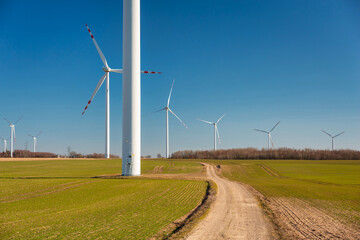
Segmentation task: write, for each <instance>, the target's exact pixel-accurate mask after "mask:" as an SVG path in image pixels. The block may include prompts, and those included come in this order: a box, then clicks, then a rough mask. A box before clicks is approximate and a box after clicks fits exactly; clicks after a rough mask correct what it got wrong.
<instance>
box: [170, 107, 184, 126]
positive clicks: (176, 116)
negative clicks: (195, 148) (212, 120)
mask: <svg viewBox="0 0 360 240" xmlns="http://www.w3.org/2000/svg"><path fill="white" fill-rule="evenodd" d="M169 111H170V112H171V113H172V114H173V115H174V116H175V117H176V118H177V119H178V120H179V121H180V122H181V123H182V124H183V125H184V127H186V128H188V126H186V124H185V123H184V122H183V121H182V120H181V119H180V118H179V117H178V116H176V114H175V113H174V112H173V111H171V109H170V108H169Z"/></svg>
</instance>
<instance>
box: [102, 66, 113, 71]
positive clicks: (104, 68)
mask: <svg viewBox="0 0 360 240" xmlns="http://www.w3.org/2000/svg"><path fill="white" fill-rule="evenodd" d="M103 71H104V72H111V68H109V67H103Z"/></svg>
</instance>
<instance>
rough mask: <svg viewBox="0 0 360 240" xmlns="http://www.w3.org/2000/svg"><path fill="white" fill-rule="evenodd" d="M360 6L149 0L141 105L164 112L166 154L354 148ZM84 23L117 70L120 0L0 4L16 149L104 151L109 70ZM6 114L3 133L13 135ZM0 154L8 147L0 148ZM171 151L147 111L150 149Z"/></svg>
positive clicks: (117, 99) (116, 148) (115, 127)
mask: <svg viewBox="0 0 360 240" xmlns="http://www.w3.org/2000/svg"><path fill="white" fill-rule="evenodd" d="M359 11H360V3H359V1H356V0H353V1H350V0H348V1H347V0H344V1H338V0H316V1H314V0H293V1H288V0H283V1H279V0H274V1H267V0H263V1H261V0H258V1H245V0H244V1H236V0H234V1H231V0H225V1H215V0H208V1H200V0H199V1H190V0H184V1H168V0H153V1H147V0H142V1H141V51H142V52H141V57H142V58H141V66H142V69H143V70H151V71H161V72H163V74H161V75H156V76H155V75H149V76H148V75H142V113H143V114H146V113H149V112H152V111H155V110H157V109H160V108H161V107H164V106H165V104H166V101H167V96H168V93H169V90H170V87H171V83H172V80H173V79H175V85H174V90H173V96H172V100H171V105H170V107H171V108H172V109H173V111H174V112H175V113H176V114H177V115H178V116H180V117H181V118H182V119H183V120H184V121H185V122H186V123H187V124H188V125H189V129H188V130H187V129H185V128H184V127H183V126H182V125H181V124H180V123H179V122H178V121H177V120H176V119H175V118H173V117H171V119H170V142H171V143H170V150H171V152H173V151H177V150H184V149H193V150H196V149H202V150H205V149H212V147H213V131H212V128H211V126H210V125H206V124H204V123H201V122H199V121H197V120H196V119H197V118H201V119H205V120H209V121H215V120H216V119H217V118H219V117H220V116H221V115H222V114H223V113H225V112H227V115H226V116H225V117H224V118H223V120H222V121H221V122H220V124H219V131H220V135H221V139H222V141H221V144H220V145H219V148H224V149H226V148H238V147H256V148H262V147H265V146H266V144H267V142H266V136H265V134H261V133H258V132H255V131H254V130H253V129H254V128H260V129H265V130H267V129H268V130H269V129H271V127H272V126H273V125H274V124H275V123H276V122H277V121H281V123H280V124H279V126H278V127H277V128H276V130H275V131H274V132H273V139H274V142H275V146H276V147H291V148H320V149H328V148H330V146H331V145H330V144H331V142H330V138H329V137H328V136H326V135H325V134H324V133H322V132H321V129H324V130H326V131H328V132H330V133H333V134H336V133H339V132H341V131H343V130H345V131H346V133H345V134H344V135H342V136H339V138H337V139H336V147H337V148H350V149H357V150H360V125H359V122H360V108H359V102H360V94H359V92H360V81H359V77H360V24H359V23H360V15H359V14H358V13H359ZM85 23H87V24H88V25H89V26H90V28H91V30H92V32H93V34H94V36H95V38H96V40H97V42H98V44H99V45H100V48H101V49H102V51H103V53H104V55H105V56H106V58H107V61H108V63H109V66H110V67H111V68H121V67H122V65H123V64H122V1H36V0H35V1H6V0H0V29H1V31H0V72H1V88H0V91H1V93H0V98H1V105H0V114H2V115H3V116H5V117H6V118H8V119H9V120H11V121H15V120H16V119H17V118H18V117H19V116H21V115H24V118H23V119H22V120H21V121H20V122H19V123H18V125H17V126H16V135H17V143H16V146H15V148H16V149H23V148H25V142H26V141H28V143H29V146H28V148H29V149H30V146H31V141H32V140H31V138H30V137H28V136H27V135H26V133H30V134H36V133H37V132H38V131H40V130H42V131H43V134H42V135H41V136H40V137H39V139H38V151H50V152H55V153H66V151H67V150H66V149H67V146H69V145H70V146H71V147H72V149H73V150H75V151H77V152H82V153H91V152H104V135H105V133H104V127H105V124H104V122H105V95H104V93H105V91H104V86H103V87H102V88H101V90H100V91H99V92H98V94H97V96H96V97H95V99H94V100H93V102H92V104H91V105H90V107H89V108H88V110H87V112H86V114H85V115H84V116H81V113H82V110H83V108H84V107H85V105H86V103H87V101H88V99H89V98H90V96H91V94H92V92H93V90H94V88H95V86H96V84H97V82H98V81H99V79H100V77H101V76H102V75H103V71H102V67H103V66H102V63H101V61H100V57H99V56H98V54H97V52H96V49H95V47H94V45H93V43H92V41H91V38H90V36H89V34H88V33H87V31H86V28H85ZM121 81H122V78H121V75H120V74H115V73H114V74H111V76H110V87H111V93H110V94H111V95H110V98H111V99H110V101H111V105H110V106H111V152H112V153H115V154H119V155H120V154H121V121H122V117H121V114H122V102H121V101H122V98H121V94H122V83H121ZM9 133H10V130H9V127H8V125H7V123H6V122H5V121H3V122H2V123H1V122H0V136H5V137H7V136H9ZM0 149H2V146H1V148H0ZM164 151H165V112H160V113H157V114H152V115H148V116H146V117H144V118H143V119H142V154H143V155H147V154H151V155H153V156H154V155H156V154H157V153H161V154H162V155H164Z"/></svg>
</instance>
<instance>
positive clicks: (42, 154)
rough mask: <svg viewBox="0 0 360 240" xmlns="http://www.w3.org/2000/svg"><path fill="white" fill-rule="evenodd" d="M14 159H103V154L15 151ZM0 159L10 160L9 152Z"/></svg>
mask: <svg viewBox="0 0 360 240" xmlns="http://www.w3.org/2000/svg"><path fill="white" fill-rule="evenodd" d="M13 157H14V158H105V154H104V153H90V154H81V153H77V152H75V151H71V152H70V153H69V154H68V155H58V154H55V153H50V152H30V151H29V150H15V151H14V153H13ZM0 158H10V151H6V152H1V153H0ZM110 158H119V156H118V155H112V154H111V155H110Z"/></svg>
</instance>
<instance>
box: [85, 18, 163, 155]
mask: <svg viewBox="0 0 360 240" xmlns="http://www.w3.org/2000/svg"><path fill="white" fill-rule="evenodd" d="M86 28H87V29H88V32H89V34H90V37H91V39H92V40H93V42H94V45H95V47H96V50H97V52H98V53H99V55H100V58H101V61H102V62H103V64H104V67H103V68H102V70H103V71H104V72H105V74H104V75H103V76H102V77H101V78H100V81H99V82H98V84H97V85H96V88H95V90H94V92H93V94H92V96H91V98H90V100H89V101H88V103H87V105H86V107H85V109H84V111H83V112H82V115H84V113H85V111H86V109H87V108H88V106H89V104H90V103H91V101H92V100H93V98H94V97H95V95H96V93H97V92H98V91H99V89H100V87H101V86H102V84H103V83H104V81H105V79H106V90H105V158H110V76H109V73H110V72H116V73H123V70H122V69H111V68H110V67H109V65H108V64H107V61H106V58H105V56H104V54H103V53H102V51H101V49H100V47H99V45H98V44H97V42H96V40H95V38H94V35H93V34H92V33H91V31H90V28H89V26H88V25H87V24H86ZM141 72H142V73H152V74H154V73H160V72H149V71H141Z"/></svg>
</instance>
